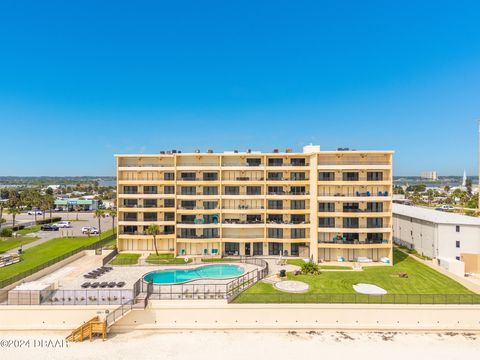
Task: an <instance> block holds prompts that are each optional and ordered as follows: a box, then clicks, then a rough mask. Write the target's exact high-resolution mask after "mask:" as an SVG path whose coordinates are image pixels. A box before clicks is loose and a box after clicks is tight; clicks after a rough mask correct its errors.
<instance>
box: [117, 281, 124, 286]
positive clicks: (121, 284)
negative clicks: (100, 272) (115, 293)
mask: <svg viewBox="0 0 480 360" xmlns="http://www.w3.org/2000/svg"><path fill="white" fill-rule="evenodd" d="M124 286H125V281H120V282H118V283H117V287H124Z"/></svg>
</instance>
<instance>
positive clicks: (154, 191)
mask: <svg viewBox="0 0 480 360" xmlns="http://www.w3.org/2000/svg"><path fill="white" fill-rule="evenodd" d="M143 193H144V194H157V193H158V191H157V187H156V186H144V187H143Z"/></svg>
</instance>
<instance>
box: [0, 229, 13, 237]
mask: <svg viewBox="0 0 480 360" xmlns="http://www.w3.org/2000/svg"><path fill="white" fill-rule="evenodd" d="M12 235H13V231H12V229H11V228H3V229H2V230H1V231H0V236H1V237H12Z"/></svg>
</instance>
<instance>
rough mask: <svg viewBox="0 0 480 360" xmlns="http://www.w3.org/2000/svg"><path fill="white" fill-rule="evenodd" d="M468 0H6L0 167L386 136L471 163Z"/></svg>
mask: <svg viewBox="0 0 480 360" xmlns="http://www.w3.org/2000/svg"><path fill="white" fill-rule="evenodd" d="M479 14H480V2H478V1H458V0H457V1H421V2H419V1H318V0H317V1H301V0H296V1H279V0H276V1H208V0H205V1H118V0H117V1H102V2H99V1H82V2H67V1H48V0H46V1H42V2H39V1H21V0H14V1H10V0H3V1H1V2H0V135H1V136H0V175H113V174H114V159H113V154H115V153H139V152H142V153H156V152H158V151H159V150H162V149H182V150H184V151H189V150H194V149H197V148H199V149H202V150H206V149H210V148H212V149H214V150H216V151H223V150H232V149H247V148H252V149H255V150H263V151H269V150H271V149H273V148H281V149H284V148H287V147H293V148H294V149H297V150H300V149H301V147H302V146H303V145H304V144H307V143H310V142H313V143H316V144H320V145H321V146H322V148H323V149H329V150H330V149H335V148H337V147H351V148H356V149H390V150H395V151H396V155H395V173H396V175H417V174H419V173H420V171H422V170H429V169H436V170H438V171H439V172H440V174H441V175H450V174H457V175H461V174H462V173H463V169H464V168H466V169H467V172H468V173H469V174H472V175H473V174H474V173H475V172H476V171H477V158H476V151H477V131H476V120H477V119H478V118H479V117H480V26H479V24H478V15H479Z"/></svg>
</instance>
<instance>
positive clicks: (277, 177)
mask: <svg viewBox="0 0 480 360" xmlns="http://www.w3.org/2000/svg"><path fill="white" fill-rule="evenodd" d="M282 178H283V173H281V172H269V173H268V174H267V179H268V180H274V181H275V180H282Z"/></svg>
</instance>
